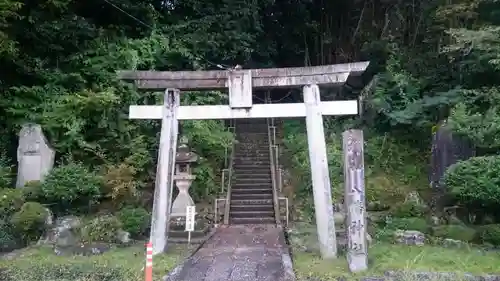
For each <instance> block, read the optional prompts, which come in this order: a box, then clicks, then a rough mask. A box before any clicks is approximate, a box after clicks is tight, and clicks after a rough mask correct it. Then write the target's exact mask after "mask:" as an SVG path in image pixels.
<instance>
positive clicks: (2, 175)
mask: <svg viewBox="0 0 500 281" xmlns="http://www.w3.org/2000/svg"><path fill="white" fill-rule="evenodd" d="M12 175H13V174H12V165H10V163H9V159H8V158H7V156H5V153H0V188H7V187H11V185H12Z"/></svg>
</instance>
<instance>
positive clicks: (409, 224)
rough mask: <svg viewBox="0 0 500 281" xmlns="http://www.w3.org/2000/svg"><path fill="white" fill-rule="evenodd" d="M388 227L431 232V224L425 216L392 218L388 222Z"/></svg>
mask: <svg viewBox="0 0 500 281" xmlns="http://www.w3.org/2000/svg"><path fill="white" fill-rule="evenodd" d="M387 228H390V229H401V230H416V231H420V232H423V233H429V231H430V226H429V224H428V223H427V221H426V220H425V219H423V218H392V219H391V220H390V221H389V222H388V223H387Z"/></svg>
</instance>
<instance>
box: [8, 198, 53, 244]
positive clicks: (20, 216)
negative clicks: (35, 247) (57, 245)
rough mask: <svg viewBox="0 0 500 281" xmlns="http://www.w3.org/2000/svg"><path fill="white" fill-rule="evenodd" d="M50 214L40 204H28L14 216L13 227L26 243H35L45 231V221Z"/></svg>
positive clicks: (12, 219) (11, 220)
mask: <svg viewBox="0 0 500 281" xmlns="http://www.w3.org/2000/svg"><path fill="white" fill-rule="evenodd" d="M48 215H49V213H48V212H47V210H46V209H45V207H44V206H42V205H41V204H40V203H36V202H26V203H24V205H23V206H22V207H21V210H19V211H18V212H16V213H15V214H14V215H12V218H11V219H10V222H11V225H12V226H13V228H14V230H15V231H16V233H17V234H18V235H21V236H22V237H23V240H24V241H25V242H30V241H35V240H36V239H38V238H40V236H41V235H42V234H43V232H44V231H45V221H46V219H47V216H48Z"/></svg>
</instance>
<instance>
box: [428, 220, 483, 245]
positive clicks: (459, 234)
mask: <svg viewBox="0 0 500 281" xmlns="http://www.w3.org/2000/svg"><path fill="white" fill-rule="evenodd" d="M432 234H433V235H434V236H436V237H441V238H449V239H454V240H460V241H465V242H473V240H474V239H475V238H476V230H474V229H473V228H470V227H467V226H464V225H457V224H452V225H439V226H436V227H433V228H432Z"/></svg>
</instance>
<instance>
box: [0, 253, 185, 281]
mask: <svg viewBox="0 0 500 281" xmlns="http://www.w3.org/2000/svg"><path fill="white" fill-rule="evenodd" d="M188 254H189V250H188V249H186V247H185V246H184V247H182V246H179V247H175V246H172V247H171V248H170V249H169V251H168V253H165V254H162V255H157V256H155V257H154V260H153V273H154V279H155V280H161V279H160V278H162V277H163V276H165V275H166V274H167V273H168V272H169V271H170V270H172V269H173V268H174V267H175V266H176V265H177V264H178V263H180V262H181V261H182V259H183V258H185V257H186V256H187V255H188ZM144 265H145V247H144V246H143V245H136V246H132V247H128V248H119V249H113V250H110V251H109V252H106V253H104V254H102V255H96V256H90V257H83V256H56V255H54V253H53V252H52V249H51V248H48V247H35V248H31V249H25V250H22V252H21V253H19V254H18V255H17V256H16V257H15V258H13V259H10V260H8V259H0V272H1V273H0V274H1V275H2V277H1V278H0V280H2V281H11V280H12V281H14V280H17V281H35V280H36V281H39V280H44V281H56V280H57V281H63V280H64V281H66V280H67V281H70V280H71V281H75V280H76V281H139V280H140V281H142V280H143V279H144V271H143V270H142V268H143V266H144Z"/></svg>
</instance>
